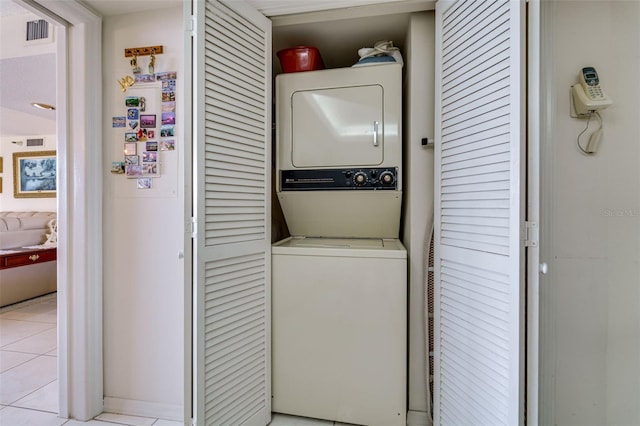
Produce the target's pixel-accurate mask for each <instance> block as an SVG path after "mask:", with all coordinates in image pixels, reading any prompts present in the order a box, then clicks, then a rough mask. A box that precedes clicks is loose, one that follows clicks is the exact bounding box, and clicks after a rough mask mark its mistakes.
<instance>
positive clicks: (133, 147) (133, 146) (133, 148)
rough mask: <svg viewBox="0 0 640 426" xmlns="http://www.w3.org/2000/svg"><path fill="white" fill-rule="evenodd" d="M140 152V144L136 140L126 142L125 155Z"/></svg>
mask: <svg viewBox="0 0 640 426" xmlns="http://www.w3.org/2000/svg"><path fill="white" fill-rule="evenodd" d="M137 153H138V144H137V143H135V142H125V144H124V155H136V154H137Z"/></svg>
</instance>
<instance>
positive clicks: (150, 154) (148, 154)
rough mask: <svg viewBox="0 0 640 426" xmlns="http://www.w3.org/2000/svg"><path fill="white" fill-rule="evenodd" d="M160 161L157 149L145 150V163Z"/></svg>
mask: <svg viewBox="0 0 640 426" xmlns="http://www.w3.org/2000/svg"><path fill="white" fill-rule="evenodd" d="M157 161H158V153H157V152H156V151H143V152H142V162H143V163H156V162H157Z"/></svg>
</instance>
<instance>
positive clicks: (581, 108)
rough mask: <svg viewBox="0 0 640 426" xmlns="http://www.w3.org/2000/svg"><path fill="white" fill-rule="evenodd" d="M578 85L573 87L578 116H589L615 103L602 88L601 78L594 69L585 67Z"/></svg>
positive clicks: (581, 71) (580, 74)
mask: <svg viewBox="0 0 640 426" xmlns="http://www.w3.org/2000/svg"><path fill="white" fill-rule="evenodd" d="M578 80H579V81H580V82H579V83H578V84H574V85H573V86H572V90H571V93H572V94H573V104H574V107H575V110H576V113H577V114H578V115H588V114H591V113H592V112H594V111H599V110H601V109H604V108H607V107H608V106H610V105H611V104H613V101H612V100H611V99H609V98H608V97H607V95H606V94H605V93H604V91H603V90H602V88H601V87H600V78H599V77H598V72H597V71H596V69H595V68H594V67H584V68H582V69H581V70H580V73H578Z"/></svg>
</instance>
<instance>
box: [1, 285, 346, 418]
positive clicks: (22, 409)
mask: <svg viewBox="0 0 640 426" xmlns="http://www.w3.org/2000/svg"><path fill="white" fill-rule="evenodd" d="M56 315H57V309H56V295H55V294H53V295H48V296H44V297H42V298H39V299H35V300H32V301H28V302H25V303H20V304H16V305H13V306H9V307H5V308H0V383H2V386H0V425H2V426H63V425H64V426H84V425H89V426H108V425H121V426H122V425H128V426H183V424H182V423H181V422H175V421H170V420H164V419H158V418H149V417H133V416H124V415H120V414H110V413H103V414H101V415H99V416H97V417H96V418H95V419H93V420H91V421H88V422H80V421H77V420H70V419H61V418H58V416H57V411H58V381H57V377H56V368H57V348H56V344H57V340H56ZM334 425H335V426H350V425H344V424H342V423H334V422H332V421H328V420H318V419H310V418H304V417H295V416H289V415H285V414H276V413H274V414H273V416H272V419H271V423H270V424H269V426H334Z"/></svg>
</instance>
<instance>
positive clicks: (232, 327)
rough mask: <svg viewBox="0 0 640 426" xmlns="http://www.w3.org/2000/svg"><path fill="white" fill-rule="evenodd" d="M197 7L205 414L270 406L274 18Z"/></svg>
mask: <svg viewBox="0 0 640 426" xmlns="http://www.w3.org/2000/svg"><path fill="white" fill-rule="evenodd" d="M195 4H196V6H197V8H198V10H197V18H198V19H197V28H199V29H200V30H199V31H197V32H196V33H197V36H196V43H195V44H196V52H197V53H196V56H197V62H198V67H197V75H198V77H197V85H199V90H196V91H195V93H197V94H198V95H197V99H195V100H194V102H195V103H196V106H195V107H194V109H195V110H196V111H197V120H198V125H197V128H198V131H197V135H198V139H197V142H196V143H195V145H196V146H197V150H196V152H197V157H198V158H197V181H196V185H195V186H196V187H197V188H198V193H197V200H196V201H195V205H196V211H197V225H196V231H197V232H196V235H197V237H196V240H197V244H196V246H197V250H196V252H197V264H196V265H197V266H196V275H197V281H198V292H197V297H198V301H197V310H198V321H199V325H198V333H197V336H196V338H195V339H196V341H197V348H198V357H197V361H196V365H195V370H196V380H197V386H196V395H197V398H196V401H197V410H196V411H197V413H196V422H197V424H198V425H215V426H240V425H242V426H264V425H265V424H266V423H267V422H268V419H269V416H270V411H271V378H270V370H271V366H270V362H271V361H270V352H271V349H270V341H271V337H270V304H271V302H270V275H271V272H270V264H271V260H270V237H269V234H270V232H269V227H270V221H269V212H270V208H271V206H270V190H269V188H270V165H271V158H270V155H271V141H270V138H271V124H270V123H271V89H270V86H271V76H270V73H271V63H270V61H271V23H270V21H268V20H267V19H266V18H265V17H264V16H262V15H260V14H259V13H258V12H256V11H255V10H253V9H251V8H250V7H248V6H247V5H246V4H244V3H243V2H241V1H237V0H233V1H228V0H205V1H202V2H197V3H195Z"/></svg>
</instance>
